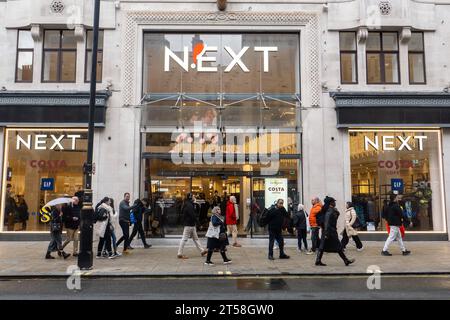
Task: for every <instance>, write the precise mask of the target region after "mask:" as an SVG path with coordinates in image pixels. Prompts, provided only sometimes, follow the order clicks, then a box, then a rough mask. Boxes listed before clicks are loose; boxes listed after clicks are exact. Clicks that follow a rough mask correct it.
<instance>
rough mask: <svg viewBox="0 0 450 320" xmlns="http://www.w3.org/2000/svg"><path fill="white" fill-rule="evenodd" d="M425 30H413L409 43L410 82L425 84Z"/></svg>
mask: <svg viewBox="0 0 450 320" xmlns="http://www.w3.org/2000/svg"><path fill="white" fill-rule="evenodd" d="M423 39H424V37H423V32H413V33H412V34H411V40H410V41H409V44H408V58H409V83H410V84H425V83H426V76H425V46H424V41H423Z"/></svg>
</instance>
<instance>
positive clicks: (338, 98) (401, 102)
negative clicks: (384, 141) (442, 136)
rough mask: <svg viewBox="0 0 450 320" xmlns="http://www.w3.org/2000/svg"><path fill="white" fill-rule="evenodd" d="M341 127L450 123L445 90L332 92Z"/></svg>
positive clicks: (443, 125)
mask: <svg viewBox="0 0 450 320" xmlns="http://www.w3.org/2000/svg"><path fill="white" fill-rule="evenodd" d="M330 96H331V97H332V98H333V99H334V100H335V102H336V112H337V126H338V128H347V127H363V126H381V127H396V126H403V127H415V126H417V127H444V128H445V127H450V94H449V93H446V92H428V93H422V92H420V93H419V92H331V93H330Z"/></svg>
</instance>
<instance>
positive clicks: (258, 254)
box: [0, 238, 450, 278]
mask: <svg viewBox="0 0 450 320" xmlns="http://www.w3.org/2000/svg"><path fill="white" fill-rule="evenodd" d="M149 240H150V241H149V242H150V243H151V244H152V245H153V246H152V247H151V248H150V249H144V248H143V247H142V243H141V242H140V240H135V241H134V242H133V244H132V246H134V247H135V249H134V250H133V251H132V253H131V254H129V255H126V256H122V257H119V258H117V259H114V260H109V259H95V258H94V268H93V270H89V271H83V272H82V275H83V276H84V277H92V278H94V277H119V278H123V277H130V278H131V277H217V276H219V277H220V276H233V277H249V276H250V277H258V276H271V277H273V276H283V277H289V276H302V275H320V276H336V275H348V276H350V275H367V270H368V268H369V267H370V269H374V268H379V270H380V271H381V273H382V274H386V275H422V274H426V275H449V274H450V242H432V241H429V242H408V243H407V244H406V245H407V248H408V249H409V250H411V251H412V254H411V255H410V256H402V255H401V252H400V249H399V247H398V245H397V244H396V243H394V244H393V245H392V247H391V248H390V252H391V253H392V254H394V255H393V256H392V257H384V256H381V255H380V251H381V248H382V247H383V243H382V242H374V241H372V242H366V243H365V248H364V250H363V251H362V252H357V251H356V248H355V247H354V246H352V245H351V244H349V246H348V247H347V251H346V254H347V256H348V257H350V258H355V259H356V262H355V264H353V265H351V266H348V267H346V266H345V265H344V264H343V262H342V260H341V259H340V258H339V257H338V255H337V254H334V253H328V254H325V255H324V257H323V262H324V263H326V264H327V266H326V267H316V266H315V265H314V261H315V256H314V255H306V254H305V253H303V252H298V251H297V250H296V239H286V242H287V248H286V252H287V254H289V255H290V256H291V259H289V260H279V259H276V260H275V261H269V260H268V259H267V242H268V240H267V239H250V238H244V239H240V243H241V244H242V245H243V246H242V247H241V248H234V247H231V246H230V247H229V248H228V253H227V254H228V256H229V257H230V258H231V259H232V260H233V263H232V264H230V265H223V264H222V259H221V257H220V254H219V253H214V255H213V258H212V260H213V261H214V262H215V263H216V265H215V266H205V265H204V260H205V258H203V257H201V256H200V254H199V252H198V251H197V250H196V248H195V247H194V246H193V243H192V242H191V240H189V242H188V244H187V246H186V248H185V252H184V254H186V255H187V256H189V259H187V260H182V259H178V258H177V249H178V243H179V239H176V238H174V239H169V238H166V239H149ZM201 241H202V243H203V244H206V241H205V240H204V239H202V240H201ZM47 245H48V243H47V242H10V241H2V242H0V278H39V277H44V278H45V277H67V274H68V272H67V270H68V268H70V267H71V266H72V267H73V266H75V265H76V264H77V260H76V258H74V257H69V258H68V259H67V260H63V259H62V258H57V259H55V260H45V259H44V255H45V252H46V248H47ZM95 247H96V243H94V248H95ZM67 249H69V250H67ZM70 249H71V244H70V245H69V247H68V248H66V252H68V253H70ZM277 254H278V252H277V251H275V257H276V258H277ZM53 255H54V256H56V254H55V253H53Z"/></svg>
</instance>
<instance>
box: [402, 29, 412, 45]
mask: <svg viewBox="0 0 450 320" xmlns="http://www.w3.org/2000/svg"><path fill="white" fill-rule="evenodd" d="M409 40H411V28H410V27H404V28H403V29H402V32H401V34H400V41H401V42H402V43H408V42H409Z"/></svg>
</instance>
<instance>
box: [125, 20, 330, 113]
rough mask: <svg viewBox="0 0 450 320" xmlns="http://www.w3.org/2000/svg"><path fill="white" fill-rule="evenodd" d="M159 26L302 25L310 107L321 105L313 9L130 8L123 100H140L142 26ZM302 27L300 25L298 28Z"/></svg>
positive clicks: (317, 26) (317, 42)
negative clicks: (137, 88)
mask: <svg viewBox="0 0 450 320" xmlns="http://www.w3.org/2000/svg"><path fill="white" fill-rule="evenodd" d="M145 25H158V26H162V27H163V28H164V26H180V27H182V29H183V30H188V29H189V26H197V27H198V26H204V27H205V29H207V26H211V25H213V26H230V25H233V26H242V29H243V30H245V29H246V27H248V26H251V27H253V28H252V30H257V29H255V28H254V27H255V26H260V27H261V28H264V27H266V26H296V27H303V29H302V30H303V31H302V34H301V36H302V37H304V39H306V40H305V43H306V45H305V50H304V51H303V52H304V54H306V57H305V61H306V63H305V64H304V68H306V73H307V76H306V79H305V81H304V84H305V86H306V87H307V91H308V94H309V99H308V100H309V101H308V102H309V104H310V106H312V107H314V106H320V105H321V103H320V102H321V95H322V86H321V82H320V63H319V61H320V55H319V50H320V49H319V15H318V13H317V14H316V13H313V12H271V13H265V12H216V13H211V12H201V11H199V12H152V11H129V12H128V13H127V14H126V26H125V28H124V29H123V30H124V31H123V32H124V35H123V39H125V40H124V44H123V50H124V52H123V57H124V62H123V66H124V67H123V70H124V71H123V77H122V89H123V103H124V105H132V104H133V103H136V101H140V98H139V97H135V94H136V92H135V88H136V87H139V86H140V84H137V83H136V81H137V78H136V74H138V73H139V72H140V71H138V70H137V59H136V43H138V42H139V37H140V36H141V34H140V33H139V31H138V30H139V28H138V27H139V26H145ZM299 30H300V28H299Z"/></svg>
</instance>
